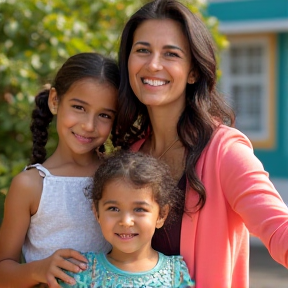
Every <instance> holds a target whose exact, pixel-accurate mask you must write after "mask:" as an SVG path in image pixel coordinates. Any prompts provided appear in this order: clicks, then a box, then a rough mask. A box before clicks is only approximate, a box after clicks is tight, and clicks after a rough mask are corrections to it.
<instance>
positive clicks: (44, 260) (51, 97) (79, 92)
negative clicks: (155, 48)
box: [0, 53, 119, 288]
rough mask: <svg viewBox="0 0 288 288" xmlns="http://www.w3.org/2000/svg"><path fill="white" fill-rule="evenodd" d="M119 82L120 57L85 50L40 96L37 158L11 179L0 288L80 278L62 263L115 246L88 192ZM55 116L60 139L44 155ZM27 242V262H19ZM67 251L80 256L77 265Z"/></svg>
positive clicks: (0, 249)
mask: <svg viewBox="0 0 288 288" xmlns="http://www.w3.org/2000/svg"><path fill="white" fill-rule="evenodd" d="M118 86H119V70H118V67H117V63H116V62H115V61H114V60H111V59H109V58H106V57H103V56H101V55H99V54H97V53H80V54H77V55H74V56H72V57H70V58H69V59H68V60H67V61H66V62H65V63H64V64H63V66H62V67H61V68H60V70H59V71H58V73H57V75H56V77H55V80H54V83H53V84H52V86H51V89H45V90H44V91H42V92H40V93H39V94H38V95H37V96H36V99H35V102H36V108H35V109H34V111H33V113H32V124H31V131H32V133H33V152H32V163H31V165H29V166H28V167H26V169H25V171H23V172H21V173H20V174H19V175H17V176H16V177H15V178H14V179H13V181H12V183H11V186H10V189H9V192H8V194H7V198H6V202H5V211H4V219H3V223H2V226H1V230H0V287H1V288H5V287H13V288H17V287H21V288H24V287H33V286H34V285H38V284H39V283H46V284H48V286H49V287H60V286H59V284H57V279H56V278H58V279H61V280H63V281H64V282H66V283H69V284H74V283H75V280H74V279H73V278H72V277H70V276H68V275H67V274H65V273H64V272H63V270H62V269H65V270H67V271H72V272H78V271H80V270H81V269H85V268H86V264H85V262H87V260H86V259H85V258H84V257H83V256H82V255H81V254H80V253H79V252H78V251H81V252H87V251H90V250H93V251H98V252H108V251H109V250H110V248H111V246H110V244H109V243H108V242H107V241H106V240H105V239H104V238H103V236H102V233H101V229H100V226H99V224H98V223H97V221H96V220H95V217H94V215H93V211H92V209H91V205H90V202H89V199H87V197H86V196H85V195H86V194H87V191H86V190H87V188H88V187H89V185H91V184H92V180H93V178H92V176H93V175H94V173H95V171H96V170H97V168H98V166H99V165H100V163H101V160H100V158H99V157H98V155H99V153H98V150H99V149H102V147H103V144H104V142H105V141H106V139H107V138H108V136H109V134H110V132H111V130H112V127H113V122H114V119H115V115H116V109H117V89H118ZM54 115H55V116H56V115H57V124H56V125H57V132H58V136H59V137H58V138H59V141H58V145H57V147H56V150H55V151H54V153H53V154H52V155H51V156H50V157H48V158H47V159H46V151H45V144H46V142H47V139H48V126H49V124H50V122H51V121H52V118H53V116H54ZM21 248H22V252H23V256H24V258H25V260H26V263H25V264H20V263H19V262H20V256H21ZM60 248H68V249H60ZM58 249H60V250H58ZM68 258H73V259H75V260H77V261H74V263H77V265H76V264H74V263H73V261H72V260H71V261H68V260H67V259H68ZM80 263H81V264H80ZM43 285H44V286H45V287H46V285H45V284H43Z"/></svg>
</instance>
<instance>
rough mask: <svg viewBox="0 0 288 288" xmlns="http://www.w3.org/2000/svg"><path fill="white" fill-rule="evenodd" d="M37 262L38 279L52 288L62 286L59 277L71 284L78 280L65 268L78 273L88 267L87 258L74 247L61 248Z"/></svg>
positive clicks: (36, 272)
mask: <svg viewBox="0 0 288 288" xmlns="http://www.w3.org/2000/svg"><path fill="white" fill-rule="evenodd" d="M68 259H69V260H68ZM37 262H38V263H37V264H38V265H37V268H36V271H35V274H36V277H37V281H39V282H40V283H47V284H48V286H49V287H50V288H59V287H61V286H60V285H59V284H58V283H57V279H60V280H62V281H64V282H66V283H68V284H70V285H74V284H75V283H76V281H75V280H74V279H73V278H72V277H70V276H68V275H67V274H66V273H65V272H64V271H63V270H67V271H71V272H74V273H78V272H80V271H81V270H85V269H86V268H87V265H86V264H85V263H87V260H86V258H85V257H84V256H83V255H81V253H79V252H77V251H75V250H73V249H59V250H57V251H56V252H55V253H53V254H52V255H51V256H50V257H48V258H45V259H43V260H39V261H37Z"/></svg>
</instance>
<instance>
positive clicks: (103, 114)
mask: <svg viewBox="0 0 288 288" xmlns="http://www.w3.org/2000/svg"><path fill="white" fill-rule="evenodd" d="M99 116H100V117H103V118H107V119H112V117H111V116H110V115H108V114H105V113H101V114H100V115H99Z"/></svg>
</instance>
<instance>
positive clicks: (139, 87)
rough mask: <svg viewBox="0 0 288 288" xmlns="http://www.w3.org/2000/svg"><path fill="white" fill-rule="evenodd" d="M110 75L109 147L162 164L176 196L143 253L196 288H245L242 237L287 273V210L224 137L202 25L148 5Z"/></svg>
mask: <svg viewBox="0 0 288 288" xmlns="http://www.w3.org/2000/svg"><path fill="white" fill-rule="evenodd" d="M119 68H120V76H121V83H120V87H119V110H118V116H117V123H118V128H117V133H118V136H119V139H120V140H121V142H118V143H119V145H121V146H122V145H123V146H125V147H127V148H128V147H131V149H132V150H134V151H141V152H143V153H146V154H150V155H153V156H154V157H156V158H160V159H162V160H163V161H164V162H166V163H167V164H168V165H169V166H170V168H171V171H172V175H173V177H174V178H175V179H176V180H177V181H178V183H179V187H180V188H182V189H181V191H182V193H183V194H184V195H185V212H184V213H183V214H179V215H178V219H177V220H176V221H174V222H173V223H174V224H173V225H170V226H169V227H166V225H165V224H164V226H163V227H162V228H160V229H158V230H156V232H155V234H154V236H153V239H152V247H153V248H154V249H155V250H158V251H160V252H162V253H164V254H167V255H178V254H180V255H182V256H183V257H184V260H185V262H186V263H187V266H188V269H189V271H190V276H191V278H192V279H195V282H196V287H199V288H200V287H201V288H203V287H204V288H228V287H229V288H231V287H232V288H236V287H239V288H240V287H241V288H247V287H249V277H248V275H249V273H248V268H249V231H250V232H251V233H252V234H254V235H255V236H257V237H259V238H260V239H261V240H262V241H263V243H264V244H265V245H266V247H267V249H268V250H269V252H270V253H271V255H272V257H273V258H274V259H275V260H276V261H278V262H279V263H281V264H282V265H284V266H285V267H288V209H287V207H286V205H285V203H284V202H283V201H282V199H281V197H280V195H279V193H278V192H277V191H276V190H275V188H274V186H273V184H272V183H271V182H270V180H269V178H268V173H267V172H266V171H265V170H264V169H263V166H262V164H261V163H260V161H259V160H258V159H257V158H256V156H255V155H254V154H253V148H252V145H251V143H250V141H249V140H248V138H247V137H246V136H245V135H243V134H242V133H241V132H239V131H238V130H236V129H235V128H232V126H233V124H234V114H233V111H232V110H231V109H230V108H229V107H228V106H227V105H226V103H225V101H224V99H223V98H222V97H221V96H220V95H219V94H218V92H217V91H216V61H215V54H214V44H213V41H212V37H211V35H210V34H209V32H208V30H207V28H206V27H205V25H204V24H203V23H202V21H201V20H200V19H198V17H197V16H196V15H194V14H193V13H192V12H191V11H190V10H189V9H188V8H187V7H186V6H185V5H183V4H181V3H180V2H178V1H177V0H154V1H152V2H148V3H147V4H145V5H144V6H143V7H142V8H141V9H139V10H138V11H137V12H136V13H134V14H133V15H132V16H131V18H130V19H129V20H128V22H127V23H126V25H125V27H124V30H123V33H122V37H121V42H120V50H119Z"/></svg>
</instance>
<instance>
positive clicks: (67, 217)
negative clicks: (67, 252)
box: [22, 164, 111, 262]
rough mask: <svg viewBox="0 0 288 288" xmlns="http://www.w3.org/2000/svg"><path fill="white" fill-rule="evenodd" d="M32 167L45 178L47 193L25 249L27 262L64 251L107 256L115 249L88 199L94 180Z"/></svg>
mask: <svg viewBox="0 0 288 288" xmlns="http://www.w3.org/2000/svg"><path fill="white" fill-rule="evenodd" d="M31 166H32V167H35V168H36V169H38V171H39V174H40V175H41V176H42V177H43V190H42V195H41V200H40V203H39V207H38V211H37V213H36V214H35V215H33V216H32V217H31V223H30V227H29V229H28V232H27V235H26V239H25V242H24V245H23V247H22V252H23V255H24V257H25V260H26V262H31V261H34V260H39V259H43V258H46V257H48V256H50V255H51V254H53V253H54V252H55V251H56V250H58V249H60V248H73V249H75V250H78V251H80V252H88V251H94V252H104V253H107V252H108V251H109V250H110V248H111V246H110V244H109V243H108V242H107V241H106V240H105V239H104V237H103V235H102V232H101V229H100V226H99V224H98V222H97V221H96V219H95V217H94V214H93V211H92V208H91V201H90V200H89V199H88V198H87V197H86V196H85V195H86V193H87V188H89V185H90V184H91V183H92V178H91V177H62V176H54V175H51V174H50V172H49V171H48V170H47V169H45V168H44V167H43V166H42V165H40V164H35V165H31ZM31 166H29V167H26V168H25V169H31Z"/></svg>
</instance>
